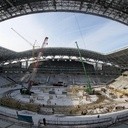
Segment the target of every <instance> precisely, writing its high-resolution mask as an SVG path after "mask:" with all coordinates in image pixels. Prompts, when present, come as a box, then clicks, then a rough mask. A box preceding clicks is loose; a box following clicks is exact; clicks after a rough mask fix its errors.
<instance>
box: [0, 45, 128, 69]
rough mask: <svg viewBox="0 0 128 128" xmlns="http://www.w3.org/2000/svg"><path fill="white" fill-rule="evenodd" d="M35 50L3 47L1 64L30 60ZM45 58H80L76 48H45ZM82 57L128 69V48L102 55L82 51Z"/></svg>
mask: <svg viewBox="0 0 128 128" xmlns="http://www.w3.org/2000/svg"><path fill="white" fill-rule="evenodd" d="M40 50H41V49H35V50H34V54H35V56H37V55H38V53H39V51H40ZM32 52H33V50H28V51H23V52H14V51H11V50H8V49H5V48H3V47H0V62H1V63H2V62H7V61H13V60H21V59H27V58H28V59H29V58H31V57H32ZM43 52H44V53H43V55H44V56H56V55H58V56H70V57H72V56H76V57H79V54H78V50H77V49H75V48H44V51H43ZM80 52H81V55H82V57H84V58H85V59H93V60H95V61H103V62H106V63H112V64H114V65H119V66H120V67H122V68H126V69H128V48H125V49H122V50H120V51H115V52H113V53H110V54H106V55H104V54H101V53H98V52H94V51H89V50H83V49H81V50H80Z"/></svg>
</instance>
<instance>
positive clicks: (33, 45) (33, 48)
mask: <svg viewBox="0 0 128 128" xmlns="http://www.w3.org/2000/svg"><path fill="white" fill-rule="evenodd" d="M11 29H12V30H13V31H14V32H15V33H16V34H17V35H18V36H20V37H21V38H22V39H23V40H25V41H26V42H27V43H28V44H29V45H31V46H32V57H33V58H34V50H35V47H38V46H36V45H35V44H36V40H35V42H34V44H32V43H31V42H30V41H28V40H27V39H26V38H25V37H23V36H22V35H21V34H20V33H19V32H17V31H16V30H15V29H13V28H11Z"/></svg>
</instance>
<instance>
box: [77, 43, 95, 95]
mask: <svg viewBox="0 0 128 128" xmlns="http://www.w3.org/2000/svg"><path fill="white" fill-rule="evenodd" d="M75 43H76V46H77V49H78V53H79V56H80V60H81V63H82V66H83V69H84V75H85V79H86V78H87V86H86V88H85V91H86V92H87V93H88V94H93V89H92V87H91V84H90V80H89V77H88V75H87V72H86V68H85V65H84V62H83V59H82V55H81V52H80V50H79V46H78V44H77V42H75Z"/></svg>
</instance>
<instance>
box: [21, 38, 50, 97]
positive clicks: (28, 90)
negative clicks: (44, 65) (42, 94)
mask: <svg viewBox="0 0 128 128" xmlns="http://www.w3.org/2000/svg"><path fill="white" fill-rule="evenodd" d="M47 41H48V37H45V39H44V41H43V43H42V46H41V49H40V51H39V53H38V56H37V59H36V62H35V65H34V68H33V71H32V73H31V75H30V78H29V81H28V87H27V88H21V89H20V93H21V94H26V95H31V94H32V93H33V92H31V88H32V86H33V84H34V80H35V76H36V73H37V70H38V66H39V61H40V57H41V56H42V55H43V50H44V47H45V46H46V45H47V44H48V43H47Z"/></svg>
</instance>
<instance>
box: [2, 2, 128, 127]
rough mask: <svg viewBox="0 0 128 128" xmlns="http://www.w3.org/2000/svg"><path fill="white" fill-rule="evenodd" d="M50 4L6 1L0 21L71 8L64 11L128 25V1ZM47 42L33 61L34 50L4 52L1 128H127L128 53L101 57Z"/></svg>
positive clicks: (6, 50)
mask: <svg viewBox="0 0 128 128" xmlns="http://www.w3.org/2000/svg"><path fill="white" fill-rule="evenodd" d="M48 1H49V3H47V1H45V0H43V1H42V0H37V1H36V3H35V2H34V1H33V0H27V1H20V0H16V1H11V0H6V2H5V1H2V2H1V3H0V8H1V10H0V21H4V20H6V19H10V18H13V17H17V16H20V15H26V14H31V13H35V12H43V11H44V10H45V9H47V8H45V7H47V6H48V7H49V10H46V11H55V10H57V9H58V10H60V11H61V9H62V10H63V9H64V7H65V6H66V8H65V9H67V10H63V11H76V12H78V11H79V12H82V13H87V12H88V13H93V14H95V15H101V16H104V17H107V18H110V19H113V20H116V21H118V22H121V23H124V24H125V25H128V18H127V16H128V9H127V8H126V7H125V6H124V5H126V4H127V5H128V2H126V1H123V0H121V1H114V0H109V1H106V0H95V2H93V3H92V2H91V1H88V0H85V1H83V0H82V1H81V0H76V1H73V0H67V1H60V0H53V1H51V0H48ZM125 2H126V3H125ZM46 3H47V4H46ZM66 3H68V4H66ZM35 4H36V5H37V6H36V10H35V11H34V9H35V6H34V5H35ZM65 4H66V5H65ZM21 5H22V6H21ZM41 5H43V6H41ZM67 5H68V6H69V7H70V6H71V7H72V8H67ZM73 5H74V6H73ZM103 5H104V6H103ZM5 6H6V8H5ZM119 6H120V7H122V10H120V7H119ZM19 7H21V8H20V11H19V9H18V8H19ZM59 7H61V9H60V8H59ZM103 8H105V9H103ZM50 9H51V10H50ZM91 9H92V10H93V11H91ZM98 9H99V11H96V10H98ZM111 9H113V10H111ZM21 10H23V11H21ZM114 11H115V13H114ZM3 12H4V13H3ZM101 12H102V13H101ZM118 13H119V14H120V15H119V16H117V14H118ZM108 14H109V15H108ZM115 15H116V16H115ZM47 41H48V37H46V38H45V39H44V41H43V43H42V47H41V48H39V49H35V50H34V57H33V56H32V54H33V50H27V51H23V52H15V51H12V50H9V49H6V48H4V47H0V123H1V126H0V127H2V128H7V127H8V128H13V127H15V128H25V127H26V128H28V127H30V128H36V127H37V128H43V127H44V128H50V127H58V128H109V127H110V128H116V127H117V126H119V125H120V124H121V125H122V126H120V127H123V128H127V127H128V48H127V47H126V48H124V49H120V50H117V51H114V52H112V53H109V54H101V53H98V52H94V51H90V50H85V49H79V46H78V45H77V42H76V48H62V47H54V48H52V47H49V48H46V47H45V45H47Z"/></svg>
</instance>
